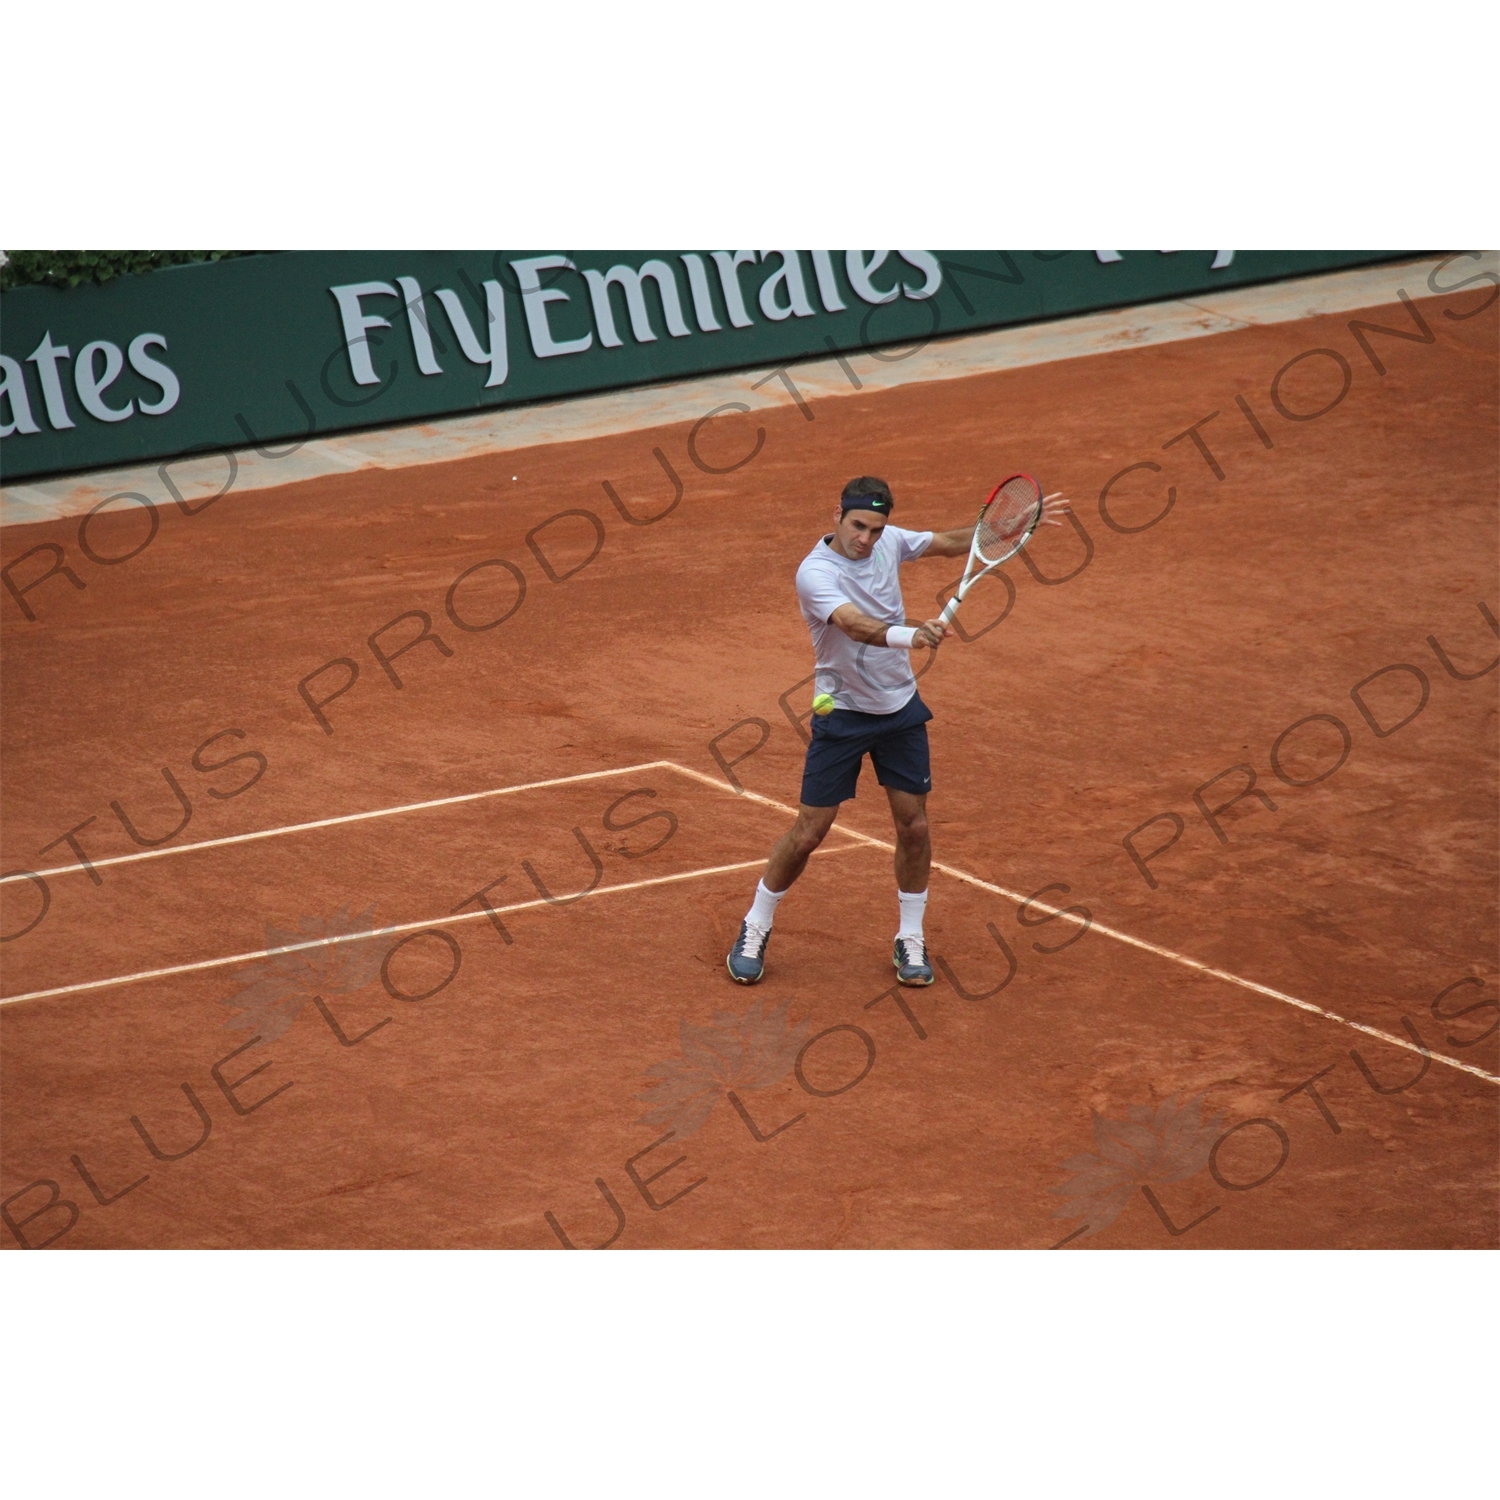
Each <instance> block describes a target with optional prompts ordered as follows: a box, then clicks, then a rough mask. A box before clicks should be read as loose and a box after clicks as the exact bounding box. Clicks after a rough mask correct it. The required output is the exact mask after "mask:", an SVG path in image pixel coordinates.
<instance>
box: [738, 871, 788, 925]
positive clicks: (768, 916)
mask: <svg viewBox="0 0 1500 1500" xmlns="http://www.w3.org/2000/svg"><path fill="white" fill-rule="evenodd" d="M790 889H791V887H790V886H788V887H787V890H790ZM784 895H786V891H768V890H767V889H766V883H765V881H764V880H758V881H756V883H755V902H754V904H753V905H752V906H751V908H750V910H749V911H748V912H746V913H745V920H746V921H747V922H754V923H755V925H756V926H757V927H764V928H765V929H766V930H767V931H768V932H769V931H770V928H771V924H772V923H773V922H774V921H775V920H776V907H777V906H778V904H779V903H780V901H781V898H782V897H783V896H784Z"/></svg>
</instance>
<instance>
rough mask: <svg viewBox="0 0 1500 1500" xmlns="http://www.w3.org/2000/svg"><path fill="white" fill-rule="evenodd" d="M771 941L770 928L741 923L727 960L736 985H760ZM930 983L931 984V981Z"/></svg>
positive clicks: (748, 920) (747, 922)
mask: <svg viewBox="0 0 1500 1500" xmlns="http://www.w3.org/2000/svg"><path fill="white" fill-rule="evenodd" d="M770 941H771V929H770V928H769V927H761V926H759V925H758V924H757V923H755V922H752V921H750V919H749V918H748V917H747V918H746V919H745V920H744V921H743V922H741V923H740V935H739V937H737V938H736V939H735V940H734V947H732V948H731V949H730V950H729V957H728V958H727V959H726V960H725V966H726V967H727V968H728V970H729V977H730V978H731V979H732V980H734V982H735V983H736V984H759V983H760V977H761V975H762V974H764V973H765V972H766V945H767V943H769V942H770ZM930 972H931V971H929V973H930ZM928 983H931V980H930V979H929V980H928Z"/></svg>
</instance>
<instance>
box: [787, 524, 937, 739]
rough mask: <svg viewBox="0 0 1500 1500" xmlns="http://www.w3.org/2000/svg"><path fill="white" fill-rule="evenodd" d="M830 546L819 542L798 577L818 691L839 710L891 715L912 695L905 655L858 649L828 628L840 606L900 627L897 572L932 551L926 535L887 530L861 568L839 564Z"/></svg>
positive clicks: (889, 650) (901, 615)
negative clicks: (813, 654)
mask: <svg viewBox="0 0 1500 1500" xmlns="http://www.w3.org/2000/svg"><path fill="white" fill-rule="evenodd" d="M829 540H830V538H829V537H826V536H825V537H824V538H823V539H822V541H820V542H819V543H818V545H817V546H816V547H814V548H813V549H812V551H811V552H809V553H808V554H807V556H806V557H804V558H803V559H802V566H801V567H799V568H798V569H797V602H798V604H800V605H801V607H802V618H803V619H804V620H806V621H807V628H808V629H809V630H810V631H811V632H812V638H813V650H814V651H815V652H816V653H817V668H818V671H817V686H816V691H817V692H820V693H831V694H832V695H833V701H834V705H835V706H836V707H838V708H852V709H856V710H857V711H858V712H860V713H865V714H893V713H895V712H896V710H897V709H900V708H904V707H905V706H906V705H907V703H909V702H910V701H911V695H912V694H913V693H914V692H916V690H917V679H916V678H915V677H914V676H913V675H912V670H911V653H910V652H909V651H900V650H897V649H895V648H893V647H891V646H868V645H861V644H859V643H858V642H856V641H851V640H850V639H849V637H848V636H847V635H845V634H844V632H843V631H842V630H840V629H839V628H838V626H837V625H830V624H829V622H828V620H829V616H830V615H832V613H833V612H834V610H836V609H837V608H838V607H839V606H840V605H841V604H852V605H854V606H855V607H856V608H858V609H860V610H862V611H863V612H864V613H865V614H867V615H870V616H871V617H872V618H874V619H876V620H881V621H884V623H885V624H887V625H904V624H905V623H906V607H905V605H904V604H903V603H902V600H901V577H900V572H901V564H902V563H905V562H911V561H912V559H913V558H917V557H920V556H921V555H922V554H923V553H924V552H925V551H926V550H927V549H928V547H929V546H930V545H931V544H932V533H931V532H930V531H903V530H902V529H901V528H900V527H899V526H887V527H886V528H885V530H884V531H882V532H881V533H880V540H879V541H878V542H876V543H875V545H874V547H873V548H872V549H871V551H870V555H869V556H868V557H867V558H865V560H864V561H863V562H855V561H853V560H852V559H851V558H847V557H842V556H840V554H839V553H837V552H835V551H834V550H833V548H832V547H830V546H829V545H828V543H829Z"/></svg>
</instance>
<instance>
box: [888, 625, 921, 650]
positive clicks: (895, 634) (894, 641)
mask: <svg viewBox="0 0 1500 1500" xmlns="http://www.w3.org/2000/svg"><path fill="white" fill-rule="evenodd" d="M916 639H917V632H916V627H915V626H912V625H887V626H886V630H885V643H886V645H887V646H894V647H895V648H896V650H898V651H910V650H911V648H912V646H913V644H914V643H915V642H916Z"/></svg>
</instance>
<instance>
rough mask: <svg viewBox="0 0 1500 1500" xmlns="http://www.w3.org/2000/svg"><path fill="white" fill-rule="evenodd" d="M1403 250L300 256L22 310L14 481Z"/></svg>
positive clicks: (15, 314)
mask: <svg viewBox="0 0 1500 1500" xmlns="http://www.w3.org/2000/svg"><path fill="white" fill-rule="evenodd" d="M1398 253H1400V252H1392V251H1261V250H1252V251H1239V252H1231V251H1212V250H1208V251H1193V250H1183V251H1176V252H1162V251H1126V252H1123V253H1121V252H1117V251H1111V250H1105V251H1094V250H1085V251H1078V250H1074V251H1067V250H1049V251H1040V250H1038V251H1030V250H1026V251H1023V250H959V251H947V250H940V251H934V250H889V251H887V250H850V251H820V250H711V251H708V250H705V251H678V250H657V251H649V250H637V251H582V250H580V251H521V250H497V251H488V250H484V251H433V250H414V251H393V250H378V251H377V250H355V251H285V252H274V253H267V254H263V255H251V256H247V257H244V258H242V259H235V260H227V261H218V262H214V263H203V264H197V265H187V266H173V267H168V268H165V269H162V270H157V271H153V272H149V273H148V274H146V275H141V276H126V277H121V278H119V279H117V280H115V281H111V282H108V283H106V284H105V285H102V286H80V287H73V288H67V289H60V288H53V287H45V286H28V287H20V288H17V289H15V290H12V291H7V292H4V293H0V478H3V479H4V480H5V481H7V482H11V481H16V480H21V479H26V478H35V477H38V476H42V475H48V474H59V473H73V472H79V471H82V470H86V469H91V468H101V467H106V466H115V465H123V464H136V463H142V462H146V461H149V460H159V459H164V458H170V457H174V456H177V455H181V454H185V453H192V452H207V451H212V450H219V449H224V448H245V447H249V446H251V445H252V444H254V445H261V446H266V445H271V444H276V443H284V442H286V441H289V440H296V439H300V438H305V437H307V436H308V435H310V434H313V433H319V434H326V433H333V432H339V431H347V430H349V429H351V428H359V427H370V426H387V425H390V424H393V423H399V422H409V421H413V420H417V419H421V418H430V417H434V416H439V415H445V414H455V413H463V412H473V411H480V410H484V409H488V408H495V407H506V406H514V405H517V404H519V403H522V402H530V401H539V400H547V399H556V398H558V397H561V396H569V395H574V394H577V393H580V392H584V391H599V390H606V389H611V388H616V387H620V386H631V385H641V384H646V383H649V382H654V381H662V380H671V379H680V378H682V377H685V376H690V375H698V374H704V373H707V372H710V371H717V370H732V369H744V368H748V367H752V366H754V367H766V366H776V365H781V364H785V363H787V362H790V361H793V360H799V359H808V358H814V357H819V356H822V357H827V356H828V355H830V354H832V353H847V352H850V351H856V350H861V349H864V350H873V349H880V348H883V347H889V346H893V345H901V344H906V345H910V344H911V343H913V342H914V341H919V340H929V339H933V338H940V337H944V336H947V335H951V334H956V333H963V332H967V331H971V330H975V329H981V328H995V327H1000V326H1004V325H1007V324H1015V323H1029V322H1035V321H1037V320H1040V319H1045V318H1052V317H1058V316H1060V315H1063V314H1067V313H1076V312H1082V311H1086V310H1089V309H1095V308H1106V307H1118V306H1122V305H1124V304H1128V303H1135V302H1149V301H1154V300H1160V299H1163V298H1169V297H1182V296H1190V295H1192V294H1194V293H1201V292H1204V291H1210V290H1217V289H1220V288H1223V287H1230V286H1242V285H1245V284H1248V283H1251V282H1260V281H1272V280H1277V279H1280V278H1282V277H1287V276H1298V275H1305V274H1308V273H1310V272H1314V271H1322V270H1328V269H1332V268H1335V267H1340V266H1350V265H1358V264H1363V263H1366V262H1370V261H1378V260H1388V259H1392V258H1394V256H1395V255H1396V254H1398Z"/></svg>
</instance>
